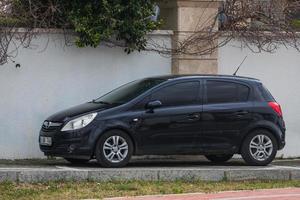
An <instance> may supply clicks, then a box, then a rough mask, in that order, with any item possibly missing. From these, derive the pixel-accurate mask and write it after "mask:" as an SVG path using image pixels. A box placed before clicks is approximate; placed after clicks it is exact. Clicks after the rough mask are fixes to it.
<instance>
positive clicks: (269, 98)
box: [258, 84, 275, 101]
mask: <svg viewBox="0 0 300 200" xmlns="http://www.w3.org/2000/svg"><path fill="white" fill-rule="evenodd" d="M258 89H259V92H260V94H261V96H262V97H263V99H264V100H265V101H275V98H274V97H273V96H272V94H271V92H270V91H269V90H268V89H267V88H266V87H265V86H264V85H263V84H259V85H258Z"/></svg>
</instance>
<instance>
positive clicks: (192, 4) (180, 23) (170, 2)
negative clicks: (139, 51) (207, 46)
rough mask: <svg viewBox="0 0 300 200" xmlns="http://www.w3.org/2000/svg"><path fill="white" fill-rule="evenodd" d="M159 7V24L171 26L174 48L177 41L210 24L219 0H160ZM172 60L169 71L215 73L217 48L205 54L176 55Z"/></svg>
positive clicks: (216, 10)
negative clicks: (160, 21)
mask: <svg viewBox="0 0 300 200" xmlns="http://www.w3.org/2000/svg"><path fill="white" fill-rule="evenodd" d="M160 7H161V18H162V19H163V21H164V27H163V28H165V29H172V30H174V33H175V34H174V36H173V44H172V45H173V48H176V45H177V42H178V41H179V42H180V41H184V40H185V38H186V37H188V36H190V35H192V34H194V33H195V32H197V31H199V30H201V29H203V27H205V26H210V24H211V23H212V22H213V21H214V18H215V16H216V14H217V12H218V7H219V1H203V0H162V1H161V2H160ZM215 28H217V27H215ZM172 64H173V67H172V73H173V74H195V73H201V74H202V73H203V74H207V73H213V74H215V73H218V50H216V51H215V52H212V54H210V55H205V56H195V55H192V56H191V55H176V56H173V58H172Z"/></svg>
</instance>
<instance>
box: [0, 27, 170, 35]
mask: <svg viewBox="0 0 300 200" xmlns="http://www.w3.org/2000/svg"><path fill="white" fill-rule="evenodd" d="M8 30H9V29H8ZM28 30H30V29H26V28H16V29H14V30H12V31H15V33H26V32H28ZM0 31H4V30H0ZM33 33H37V34H38V33H41V34H75V32H74V31H72V30H63V29H43V28H37V29H34V30H33ZM173 34H174V32H173V31H172V30H155V31H153V32H150V33H148V35H166V36H168V35H173Z"/></svg>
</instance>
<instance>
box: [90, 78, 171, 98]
mask: <svg viewBox="0 0 300 200" xmlns="http://www.w3.org/2000/svg"><path fill="white" fill-rule="evenodd" d="M164 81H166V80H165V79H142V80H137V81H133V82H130V83H127V84H125V85H123V86H121V87H119V88H117V89H115V90H113V91H111V92H110V93H108V94H106V95H104V96H102V97H100V98H99V99H96V100H95V101H94V102H96V103H97V102H106V103H110V104H123V103H126V102H128V101H130V100H132V99H134V98H135V97H137V96H139V95H141V94H143V93H144V92H146V91H147V90H149V89H150V88H153V87H154V86H156V85H158V84H160V83H162V82H164Z"/></svg>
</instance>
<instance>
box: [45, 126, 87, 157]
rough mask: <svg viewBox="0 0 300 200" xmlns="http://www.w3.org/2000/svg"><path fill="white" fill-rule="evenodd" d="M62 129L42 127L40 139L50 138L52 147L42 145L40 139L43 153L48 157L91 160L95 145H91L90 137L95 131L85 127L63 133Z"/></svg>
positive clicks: (59, 127)
mask: <svg viewBox="0 0 300 200" xmlns="http://www.w3.org/2000/svg"><path fill="white" fill-rule="evenodd" d="M61 128H62V127H61V126H58V127H51V128H48V129H45V128H44V127H42V129H41V131H40V137H50V138H51V140H52V145H51V146H46V145H42V144H41V143H40V139H39V143H40V149H41V151H42V152H43V153H44V154H45V155H46V156H55V157H64V158H78V159H90V158H91V157H92V155H93V150H92V149H93V144H90V142H89V137H90V135H91V134H92V130H93V129H91V128H88V127H85V128H82V129H80V130H76V131H68V132H62V131H60V130H61ZM40 137H39V138H40Z"/></svg>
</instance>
